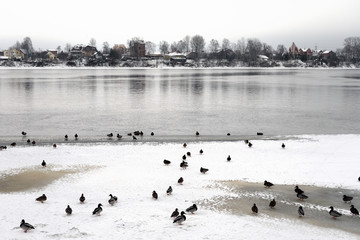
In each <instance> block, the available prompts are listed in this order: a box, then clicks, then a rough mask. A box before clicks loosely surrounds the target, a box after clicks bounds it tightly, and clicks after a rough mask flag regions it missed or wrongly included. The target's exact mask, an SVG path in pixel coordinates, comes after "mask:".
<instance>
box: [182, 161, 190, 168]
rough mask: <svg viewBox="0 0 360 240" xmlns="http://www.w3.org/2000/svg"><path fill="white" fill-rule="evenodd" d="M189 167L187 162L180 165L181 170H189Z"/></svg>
mask: <svg viewBox="0 0 360 240" xmlns="http://www.w3.org/2000/svg"><path fill="white" fill-rule="evenodd" d="M188 166H189V165H188V163H187V162H185V161H182V162H181V163H180V167H181V168H184V169H185V168H187V167H188Z"/></svg>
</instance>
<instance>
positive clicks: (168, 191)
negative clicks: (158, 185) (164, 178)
mask: <svg viewBox="0 0 360 240" xmlns="http://www.w3.org/2000/svg"><path fill="white" fill-rule="evenodd" d="M172 191H173V189H172V187H171V186H169V188H168V189H167V190H166V194H167V195H171V193H172Z"/></svg>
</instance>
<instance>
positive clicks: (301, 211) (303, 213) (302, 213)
mask: <svg viewBox="0 0 360 240" xmlns="http://www.w3.org/2000/svg"><path fill="white" fill-rule="evenodd" d="M298 214H299V217H303V216H305V212H304V209H303V208H302V206H299V208H298Z"/></svg>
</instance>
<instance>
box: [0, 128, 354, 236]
mask: <svg viewBox="0 0 360 240" xmlns="http://www.w3.org/2000/svg"><path fill="white" fill-rule="evenodd" d="M22 135H23V136H26V135H27V133H26V132H24V131H23V132H22ZM195 135H196V136H199V135H200V133H199V132H196V133H195ZM227 135H228V136H230V133H227ZM257 135H263V134H262V133H257ZM113 136H114V135H113V134H112V133H109V134H107V137H109V138H112V137H113ZM128 136H132V138H133V140H137V138H136V136H143V132H142V131H135V132H134V133H128ZM151 136H154V133H153V132H151ZM78 137H79V136H78V134H75V135H74V138H75V140H78ZM116 137H117V138H118V139H121V138H122V136H121V135H120V134H117V136H116ZM68 138H69V137H68V135H65V140H68ZM244 142H245V144H247V145H248V147H250V148H251V147H252V146H253V144H252V143H251V142H250V141H249V140H244ZM27 143H32V144H33V145H35V144H36V142H35V141H34V140H33V141H32V142H31V140H30V139H28V140H27ZM10 145H11V146H16V143H15V142H13V143H11V144H10ZM53 147H54V148H56V144H53ZM183 147H184V148H186V147H187V144H186V143H184V144H183ZM281 147H282V148H285V144H284V143H282V145H281ZM3 149H7V147H6V146H0V150H3ZM199 153H200V154H203V153H204V151H203V150H202V149H200V151H199ZM187 156H188V157H190V156H191V153H190V152H187V153H186V155H185V154H184V155H183V157H182V162H181V163H180V167H181V168H184V169H186V168H187V167H188V162H187V161H186V158H187ZM227 161H231V156H230V155H228V157H227ZM163 163H164V164H165V165H169V164H171V161H170V160H167V159H164V161H163ZM41 165H42V167H46V165H47V164H46V162H45V160H43V161H42V163H41ZM208 171H209V169H207V168H204V167H201V168H200V172H201V173H203V174H205V173H206V172H208ZM358 180H359V181H360V177H359V178H358ZM183 182H184V179H183V178H182V177H180V178H179V179H178V183H179V184H180V185H181V184H183ZM273 185H274V184H273V183H271V182H269V181H267V180H265V181H264V186H265V187H266V188H271V187H272V186H273ZM172 191H173V189H172V187H171V186H169V188H168V189H167V191H166V193H167V194H168V195H171V194H172ZM294 191H295V193H296V196H297V198H299V199H300V200H305V199H307V198H308V196H307V195H306V194H305V193H304V191H303V190H301V189H300V188H299V187H298V186H295V189H294ZM109 197H110V199H109V200H108V203H109V204H110V205H114V204H115V203H116V202H117V197H116V196H114V195H112V194H110V195H109ZM152 198H153V199H155V200H156V199H158V194H157V192H156V191H153V192H152ZM352 199H353V197H352V196H347V195H343V201H344V202H350V203H351V200H352ZM46 200H47V196H46V195H45V194H43V195H42V196H40V197H38V198H36V201H39V202H41V203H43V202H45V201H46ZM79 201H80V203H84V202H85V196H84V194H81V196H80V198H79ZM102 206H103V205H102V204H101V203H99V204H98V206H97V207H96V208H95V209H94V211H93V212H92V214H93V215H98V216H99V215H100V213H101V212H102V211H103V209H102ZM275 206H276V201H275V199H272V200H271V201H270V203H269V207H270V208H274V207H275ZM329 209H330V211H329V214H330V216H332V217H333V218H334V219H336V218H338V217H341V216H342V214H341V213H339V212H338V211H336V210H334V207H333V206H330V207H329ZM197 210H198V208H197V205H196V204H193V205H191V206H190V207H188V208H187V209H186V210H185V211H186V212H189V213H192V214H194V212H196V211H197ZM185 211H181V212H180V213H179V211H178V208H176V209H175V210H174V212H173V213H172V214H171V218H173V219H174V220H173V223H178V224H182V223H183V222H184V221H185V220H186V216H185ZM251 211H252V212H253V213H254V214H257V213H258V212H259V209H258V207H257V206H256V204H255V203H254V204H253V206H252V207H251ZM65 212H66V214H68V215H71V214H72V209H71V207H70V206H69V205H67V207H66V209H65ZM297 212H298V215H299V217H303V216H305V211H304V209H303V207H302V206H299V208H298V210H297ZM350 212H351V213H352V215H353V216H354V215H356V216H358V215H359V211H358V210H357V209H356V208H355V207H354V205H351V206H350ZM20 228H21V229H23V230H24V231H25V232H27V231H28V230H30V229H35V228H34V227H33V226H32V225H31V224H30V223H27V222H25V220H24V219H22V220H21V223H20Z"/></svg>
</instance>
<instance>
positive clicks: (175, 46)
mask: <svg viewBox="0 0 360 240" xmlns="http://www.w3.org/2000/svg"><path fill="white" fill-rule="evenodd" d="M170 51H171V52H177V51H178V44H177V42H173V43H172V44H171V45H170Z"/></svg>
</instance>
